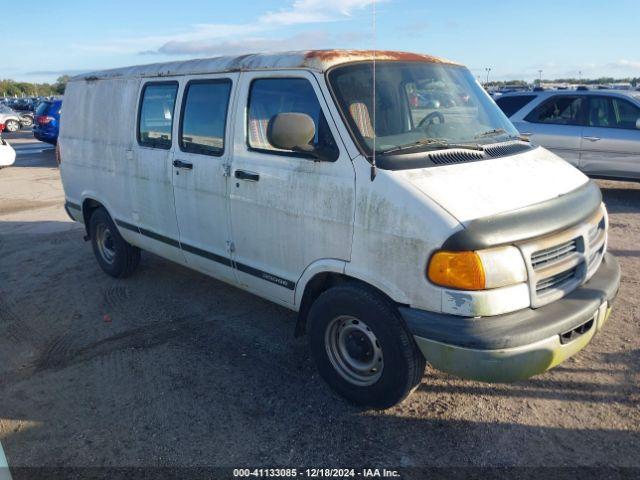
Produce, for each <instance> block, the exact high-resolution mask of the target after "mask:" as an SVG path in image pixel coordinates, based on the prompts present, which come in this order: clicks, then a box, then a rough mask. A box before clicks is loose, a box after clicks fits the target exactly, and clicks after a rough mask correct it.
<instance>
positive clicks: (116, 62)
mask: <svg viewBox="0 0 640 480" xmlns="http://www.w3.org/2000/svg"><path fill="white" fill-rule="evenodd" d="M374 10H375V22H374V21H373V18H374V15H373V13H374ZM638 19H640V0H608V1H605V0H581V1H580V0H555V1H551V0H533V1H532V0H527V1H523V0H510V1H492V0H483V1H473V0H446V1H442V0H377V1H375V5H374V0H224V1H219V0H216V1H213V0H208V1H207V0H178V1H176V0H153V1H148V0H108V1H105V0H100V1H95V0H63V1H59V2H52V1H50V0H49V1H43V0H32V1H30V2H20V1H8V0H4V1H3V2H2V8H1V9H0V32H2V38H3V41H2V49H1V50H0V78H3V79H4V78H11V79H14V80H18V81H29V82H52V81H55V79H56V78H57V77H59V76H61V75H64V74H71V75H73V74H79V73H82V72H87V71H93V70H100V69H106V68H114V67H120V66H127V65H139V64H144V63H156V62H164V61H172V60H180V59H189V58H201V57H211V56H217V55H237V54H242V53H250V52H262V51H283V50H301V49H310V48H320V49H322V48H366V49H369V48H378V49H385V50H387V49H390V50H405V51H411V52H419V53H428V54H432V55H436V56H441V57H445V58H448V59H451V60H455V61H458V62H461V63H463V64H465V65H467V66H468V67H469V68H470V69H471V71H472V72H473V73H474V74H475V75H476V76H477V77H480V78H481V79H482V80H483V81H484V80H486V75H487V72H486V69H487V68H491V71H490V73H489V75H490V78H489V79H490V80H509V79H524V80H529V81H531V80H533V79H535V78H538V75H539V73H538V71H539V70H542V71H543V73H542V76H543V78H549V79H552V78H559V77H578V76H580V75H581V76H582V78H596V77H601V76H612V77H617V78H620V77H629V76H630V77H634V76H635V77H640V27H639V26H638ZM374 25H375V28H374Z"/></svg>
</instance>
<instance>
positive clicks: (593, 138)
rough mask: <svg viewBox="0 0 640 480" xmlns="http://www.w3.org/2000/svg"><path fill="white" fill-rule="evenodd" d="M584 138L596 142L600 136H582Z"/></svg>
mask: <svg viewBox="0 0 640 480" xmlns="http://www.w3.org/2000/svg"><path fill="white" fill-rule="evenodd" d="M582 138H584V139H585V140H589V141H590V142H597V141H598V140H600V137H582Z"/></svg>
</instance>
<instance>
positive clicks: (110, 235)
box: [89, 208, 140, 278]
mask: <svg viewBox="0 0 640 480" xmlns="http://www.w3.org/2000/svg"><path fill="white" fill-rule="evenodd" d="M89 232H90V234H91V244H92V246H93V253H94V255H95V256H96V259H97V260H98V264H99V265H100V267H101V268H102V270H104V272H105V273H107V274H109V275H111V276H112V277H115V278H124V277H128V276H129V275H131V274H132V273H133V272H134V271H135V269H136V268H137V267H138V264H139V263H140V249H139V248H137V247H134V246H133V245H130V244H129V243H127V242H126V240H125V239H124V238H122V236H121V235H120V232H119V231H118V229H117V227H116V225H115V224H114V223H113V220H112V219H111V217H110V216H109V214H108V213H107V211H106V210H105V209H104V208H98V209H97V210H95V211H94V212H93V214H92V215H91V220H90V222H89Z"/></svg>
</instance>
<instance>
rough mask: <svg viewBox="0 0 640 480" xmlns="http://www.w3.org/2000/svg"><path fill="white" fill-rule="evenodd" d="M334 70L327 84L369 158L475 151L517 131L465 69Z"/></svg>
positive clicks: (400, 65)
mask: <svg viewBox="0 0 640 480" xmlns="http://www.w3.org/2000/svg"><path fill="white" fill-rule="evenodd" d="M373 78H374V76H373V63H372V62H366V63H357V64H353V65H346V66H343V67H338V68H336V69H334V70H332V71H331V72H330V73H329V82H330V83H331V86H332V88H333V91H334V93H335V96H336V99H337V100H338V103H339V104H340V108H341V109H342V111H343V114H344V116H345V118H346V119H347V120H348V122H349V123H350V125H351V130H352V131H353V132H354V133H355V137H356V140H357V141H358V143H360V145H361V146H362V147H363V149H364V150H365V151H366V152H367V153H368V154H371V153H372V152H373V149H374V145H375V150H376V152H377V153H380V154H384V153H392V152H393V153H397V152H400V151H402V153H404V152H406V153H409V152H415V151H416V150H430V149H440V148H451V147H454V146H458V147H465V146H470V147H471V146H477V145H483V144H488V143H496V142H499V141H505V140H509V139H511V138H517V137H518V131H517V130H516V129H515V127H514V126H513V125H512V124H511V122H510V121H509V120H508V119H507V117H506V116H505V115H504V114H503V113H502V111H501V110H500V109H499V108H498V107H497V106H496V104H495V103H494V102H493V100H491V98H490V97H489V95H487V93H486V92H485V91H484V89H483V88H482V87H481V86H480V85H479V84H478V82H477V81H476V80H475V79H474V78H473V75H472V74H471V72H469V70H467V69H466V68H465V67H461V66H456V65H447V64H438V63H419V62H377V63H376V72H375V111H374V99H373V96H374V95H373V91H374V88H373V86H374V85H373Z"/></svg>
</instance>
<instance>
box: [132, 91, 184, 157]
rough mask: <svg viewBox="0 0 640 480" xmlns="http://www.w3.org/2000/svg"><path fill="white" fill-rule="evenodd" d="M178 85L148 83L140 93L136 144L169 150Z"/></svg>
mask: <svg viewBox="0 0 640 480" xmlns="http://www.w3.org/2000/svg"><path fill="white" fill-rule="evenodd" d="M177 92H178V83H177V82H171V83H148V84H146V85H145V87H144V90H143V91H142V99H141V101H140V116H139V120H138V143H139V144H140V145H142V146H145V147H153V148H163V149H167V150H168V149H169V148H171V132H172V129H173V112H174V109H175V104H176V94H177Z"/></svg>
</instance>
